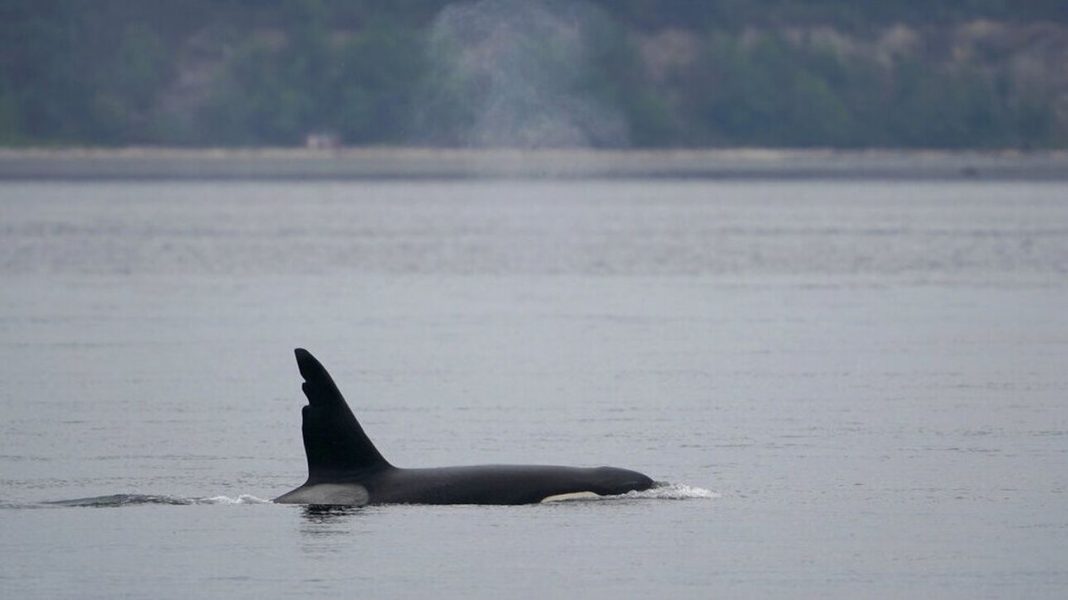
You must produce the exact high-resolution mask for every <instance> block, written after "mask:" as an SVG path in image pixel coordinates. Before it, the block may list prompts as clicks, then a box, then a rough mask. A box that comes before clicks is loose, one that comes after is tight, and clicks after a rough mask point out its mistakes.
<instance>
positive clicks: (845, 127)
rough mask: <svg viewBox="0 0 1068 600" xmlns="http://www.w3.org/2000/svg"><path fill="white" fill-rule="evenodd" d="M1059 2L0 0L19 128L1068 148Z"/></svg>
mask: <svg viewBox="0 0 1068 600" xmlns="http://www.w3.org/2000/svg"><path fill="white" fill-rule="evenodd" d="M1065 65H1068V2H1065V1H1064V0H1027V1H1025V2H1024V1H1018V0H1015V1H1014V0H957V1H950V0H706V1H702V2H693V1H688V0H662V1H653V0H618V1H613V0H586V1H564V0H541V1H524V0H462V1H454V2H446V1H444V0H392V1H384V0H383V1H370V0H362V1H361V0H348V1H345V0H262V1H258V0H257V1H254V0H185V1H183V2H169V1H166V0H95V1H93V2H85V1H79V0H0V145H4V146H31V145H32V146H63V145H144V144H152V145H180V146H252V145H299V144H303V143H305V140H306V138H307V136H309V135H310V134H316V133H320V134H324V135H325V136H327V138H329V139H337V140H339V141H340V142H341V143H344V144H346V145H372V144H373V145H433V146H465V147H467V146H477V147H486V146H490V147H493V146H509V147H574V146H589V147H695V146H776V147H781V146H786V147H815V146H819V147H852V148H857V147H917V148H919V147H931V148H1024V149H1029V148H1051V147H1059V148H1063V147H1068V69H1066V68H1065Z"/></svg>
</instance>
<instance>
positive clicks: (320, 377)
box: [295, 348, 390, 483]
mask: <svg viewBox="0 0 1068 600" xmlns="http://www.w3.org/2000/svg"><path fill="white" fill-rule="evenodd" d="M295 353H296V355H297V366H298V367H300V374H301V375H302V376H303V377H304V385H303V386H302V387H303V389H304V395H305V396H307V397H308V405H307V406H305V407H304V409H303V411H302V414H303V416H304V424H303V426H302V428H301V429H302V431H303V433H304V452H305V454H307V456H308V483H321V482H324V481H337V480H338V479H344V478H346V476H349V475H354V474H355V473H354V472H355V471H361V470H366V469H372V468H376V467H389V466H390V465H389V463H388V462H386V459H385V458H382V455H381V454H379V452H378V449H377V448H375V445H374V444H372V443H371V440H370V439H369V438H368V437H367V434H366V433H364V432H363V428H362V427H360V423H359V421H357V420H356V417H355V416H354V415H353V414H352V410H350V409H349V405H348V404H347V403H346V402H345V398H344V397H343V396H342V395H341V392H340V391H338V389H337V385H335V384H334V380H333V379H332V378H331V377H330V374H329V373H327V372H326V369H324V368H323V365H322V364H320V363H319V361H318V360H316V359H315V357H314V356H312V355H311V353H310V352H308V351H307V350H305V349H303V348H297V349H296V350H295Z"/></svg>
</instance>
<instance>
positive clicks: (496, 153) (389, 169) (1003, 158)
mask: <svg viewBox="0 0 1068 600" xmlns="http://www.w3.org/2000/svg"><path fill="white" fill-rule="evenodd" d="M462 178H501V179H507V178H518V179H539V178H544V179H556V178H560V179H599V178H705V179H979V180H1011V179H1025V180H1050V181H1063V180H1068V151H1063V150H1060V151H1041V152H1038V151H1036V152H1021V151H1011V150H1006V151H961V152H953V151H940V150H881V149H880V150H831V149H804V150H796V149H758V148H739V149H679V150H592V149H577V150H576V149H552V150H512V149H448V148H401V147H398V148H392V147H374V148H366V147H365V148H340V149H325V150H320V149H306V148H256V149H230V148H226V149H222V148H206V149H189V148H158V147H131V148H65V149H51V148H18V149H14V148H0V180H8V181H11V180H166V179H177V180H226V179H238V180H240V179H246V180H248V179H252V180H258V179H261V180H348V179H462Z"/></svg>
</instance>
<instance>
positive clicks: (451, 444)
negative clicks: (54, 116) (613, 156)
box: [0, 179, 1068, 598]
mask: <svg viewBox="0 0 1068 600" xmlns="http://www.w3.org/2000/svg"><path fill="white" fill-rule="evenodd" d="M0 278H2V286H0V532H2V535H0V596H3V597H4V598H63V597H69V598H115V597H159V598H178V597H226V598H265V597H279V596H283V595H284V596H291V597H304V596H309V595H310V596H324V597H326V596H328V597H334V598H344V597H370V598H388V597H424V598H431V597H464V598H468V597H484V598H500V597H516V598H527V597H529V598H535V597H537V598H545V597H548V598H552V597H586V598H618V597H649V598H683V597H691V598H708V597H716V596H718V597H733V598H737V597H776V596H777V597H821V598H822V597H838V598H857V597H865V598H878V597H886V598H905V597H924V598H933V597H956V598H977V597H1004V598H1016V597H1029V598H1041V597H1048V598H1059V597H1064V594H1065V591H1066V590H1068V558H1066V554H1065V549H1066V548H1068V185H1066V184H1065V183H1063V182H1047V183H1027V182H982V181H924V182H918V181H812V180H807V181H789V180H784V181H774V182H769V181H736V182H730V181H709V180H671V179H659V180H637V179H635V180H614V181H597V180H575V181H506V180H504V181H501V180H498V181H486V180H452V181H421V182H410V181H377V182H376V181H354V182H271V183H261V182H100V181H98V182H68V183H56V182H37V183H35V182H22V183H13V182H7V183H0ZM296 346H304V347H307V348H308V349H310V350H311V351H312V352H313V353H315V354H316V355H317V356H318V357H319V358H320V359H321V360H322V361H323V363H324V364H325V365H326V366H327V368H329V369H331V371H332V373H333V374H334V378H335V379H336V380H337V382H338V384H339V385H340V387H341V389H342V391H343V392H344V393H345V394H346V396H347V397H348V399H349V402H350V403H351V404H352V406H353V409H354V411H355V412H356V414H357V416H359V417H360V418H361V420H362V422H363V425H364V427H365V429H366V430H367V431H368V433H369V435H370V436H371V437H372V439H374V440H375V441H376V443H377V445H378V447H379V448H380V449H381V451H382V452H383V454H385V455H386V457H387V458H389V459H390V460H391V461H392V462H393V463H395V464H398V465H401V466H438V465H450V464H477V463H494V462H497V463H507V462H518V463H545V464H575V465H591V466H595V465H601V464H608V465H616V466H622V467H628V468H632V469H637V470H640V471H643V472H646V473H648V474H650V475H651V476H652V477H653V478H654V479H657V480H659V481H663V482H667V483H669V484H671V485H670V486H669V487H666V488H663V489H661V490H659V491H657V492H655V493H648V494H641V495H638V496H637V497H631V498H618V499H606V500H587V501H575V502H566V503H558V504H553V505H541V506H526V507H516V508H506V507H471V506H459V507H455V506H454V507H426V506H385V507H366V508H357V509H348V510H334V511H323V510H312V509H307V508H302V507H295V506H282V505H274V504H271V503H269V502H267V501H266V499H270V498H273V497H275V496H277V495H279V494H281V493H283V492H285V491H288V490H289V489H291V488H293V487H295V486H296V485H298V484H300V483H301V482H303V480H304V477H305V475H306V473H305V463H304V455H303V449H302V446H301V441H300V407H301V406H302V405H303V403H304V400H303V396H302V395H301V392H300V381H301V380H300V377H299V374H298V373H297V369H296V365H295V363H294V361H293V355H292V349H293V348H294V347H296ZM57 501H58V502H60V503H59V504H51V503H53V502H57Z"/></svg>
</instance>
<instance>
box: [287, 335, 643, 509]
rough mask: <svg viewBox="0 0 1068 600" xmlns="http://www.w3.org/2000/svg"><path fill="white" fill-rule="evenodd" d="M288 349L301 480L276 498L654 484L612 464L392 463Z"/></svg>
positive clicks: (420, 496)
mask: <svg viewBox="0 0 1068 600" xmlns="http://www.w3.org/2000/svg"><path fill="white" fill-rule="evenodd" d="M294 352H295V354H296V357H297V366H298V368H299V369H300V374H301V375H302V376H303V377H304V384H303V385H302V386H301V387H302V389H303V390H304V395H305V396H307V398H308V404H307V405H305V406H304V408H303V409H302V410H301V414H302V419H303V423H302V426H301V433H302V435H303V437H304V452H305V455H306V456H307V459H308V480H307V481H306V482H304V484H303V485H301V486H300V487H298V488H296V489H294V490H293V491H291V492H288V493H286V494H283V495H281V496H279V497H277V498H275V499H274V501H275V502H277V503H282V504H316V505H347V506H362V505H366V504H506V505H514V504H534V503H538V502H544V501H547V500H554V499H563V498H571V497H582V496H589V495H594V494H596V495H597V496H609V495H616V494H624V493H627V492H630V491H641V490H646V489H649V488H650V487H652V486H653V480H652V479H650V478H649V477H648V476H646V475H643V474H642V473H638V472H637V471H630V470H627V469H620V468H616V467H595V468H585V467H562V466H547V465H478V466H465V467H440V468H423V469H406V468H399V467H395V466H393V465H392V464H390V463H389V462H388V461H387V460H386V459H385V458H384V457H383V456H382V454H381V453H380V452H379V451H378V449H377V448H375V445H374V444H373V443H371V440H370V438H368V437H367V434H366V433H364V430H363V427H361V426H360V423H359V421H357V420H356V417H355V415H353V413H352V410H351V409H350V408H349V405H348V403H346V402H345V398H344V397H343V396H342V395H341V392H340V391H339V390H338V388H337V385H336V384H335V383H334V380H333V378H331V377H330V374H329V373H327V371H326V369H325V368H324V367H323V365H322V364H321V363H320V362H319V361H318V360H317V359H316V358H315V357H314V356H312V355H311V353H310V352H308V351H307V350H305V349H303V348H297V349H296V350H295V351H294Z"/></svg>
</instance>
